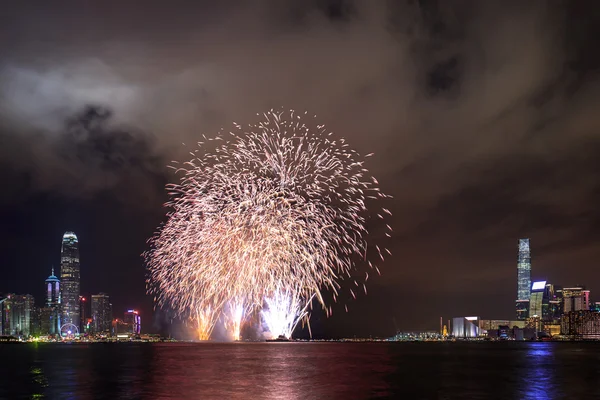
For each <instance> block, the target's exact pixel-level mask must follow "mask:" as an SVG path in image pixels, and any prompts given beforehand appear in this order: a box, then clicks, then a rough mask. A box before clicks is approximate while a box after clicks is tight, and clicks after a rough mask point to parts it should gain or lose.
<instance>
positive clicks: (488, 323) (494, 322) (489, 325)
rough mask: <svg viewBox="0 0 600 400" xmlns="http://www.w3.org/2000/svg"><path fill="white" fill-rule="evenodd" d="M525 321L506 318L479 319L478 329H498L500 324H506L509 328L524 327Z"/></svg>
mask: <svg viewBox="0 0 600 400" xmlns="http://www.w3.org/2000/svg"><path fill="white" fill-rule="evenodd" d="M525 325H526V322H525V321H510V320H507V319H480V320H479V329H481V330H484V331H490V330H498V329H500V327H501V326H508V327H509V328H510V329H513V328H515V327H516V328H521V329H522V328H525Z"/></svg>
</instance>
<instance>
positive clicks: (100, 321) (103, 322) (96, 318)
mask: <svg viewBox="0 0 600 400" xmlns="http://www.w3.org/2000/svg"><path fill="white" fill-rule="evenodd" d="M111 326H112V310H111V304H110V298H109V297H108V295H107V294H106V293H99V294H93V295H92V330H93V331H94V333H109V332H110V329H111Z"/></svg>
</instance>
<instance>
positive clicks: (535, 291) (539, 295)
mask: <svg viewBox="0 0 600 400" xmlns="http://www.w3.org/2000/svg"><path fill="white" fill-rule="evenodd" d="M545 292H546V281H539V282H533V285H531V298H530V300H529V318H533V317H536V318H540V319H541V318H542V316H543V312H542V309H543V307H542V306H543V304H544V293H545Z"/></svg>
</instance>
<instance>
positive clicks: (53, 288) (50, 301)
mask: <svg viewBox="0 0 600 400" xmlns="http://www.w3.org/2000/svg"><path fill="white" fill-rule="evenodd" d="M60 300H61V298H60V281H59V279H58V278H57V277H56V275H54V267H52V273H51V274H50V276H49V277H48V278H47V279H46V307H44V308H42V310H41V316H40V318H41V325H42V333H43V334H50V335H57V334H58V333H59V332H60Z"/></svg>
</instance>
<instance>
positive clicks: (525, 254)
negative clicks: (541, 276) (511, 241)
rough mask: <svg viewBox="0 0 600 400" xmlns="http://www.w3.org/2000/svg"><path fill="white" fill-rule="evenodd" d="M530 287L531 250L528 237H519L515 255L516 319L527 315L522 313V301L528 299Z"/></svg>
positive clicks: (524, 317)
mask: <svg viewBox="0 0 600 400" xmlns="http://www.w3.org/2000/svg"><path fill="white" fill-rule="evenodd" d="M530 288H531V251H530V247H529V239H519V245H518V256H517V302H516V313H517V319H520V320H524V319H526V318H527V317H528V315H527V314H524V313H523V307H524V305H525V304H524V302H525V301H529V295H530V293H529V289H530Z"/></svg>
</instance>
